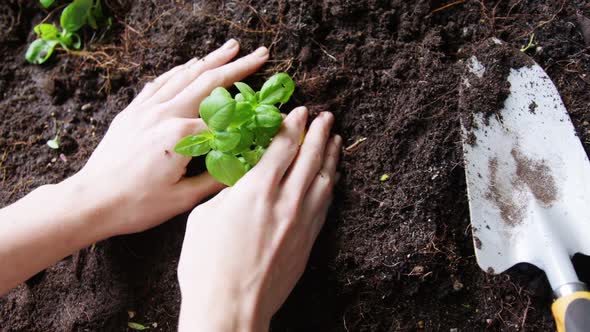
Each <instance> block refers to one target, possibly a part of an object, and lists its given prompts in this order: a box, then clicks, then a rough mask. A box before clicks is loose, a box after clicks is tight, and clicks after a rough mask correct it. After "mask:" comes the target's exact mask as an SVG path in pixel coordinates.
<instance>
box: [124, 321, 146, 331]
mask: <svg viewBox="0 0 590 332" xmlns="http://www.w3.org/2000/svg"><path fill="white" fill-rule="evenodd" d="M127 327H129V328H130V329H132V330H136V331H144V330H147V329H149V327H147V326H145V325H142V324H139V323H135V322H129V323H127Z"/></svg>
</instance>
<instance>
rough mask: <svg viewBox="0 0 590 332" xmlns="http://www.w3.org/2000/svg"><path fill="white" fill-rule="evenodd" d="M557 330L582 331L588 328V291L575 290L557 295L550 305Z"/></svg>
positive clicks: (589, 301) (589, 304) (589, 302)
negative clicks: (563, 294)
mask: <svg viewBox="0 0 590 332" xmlns="http://www.w3.org/2000/svg"><path fill="white" fill-rule="evenodd" d="M551 311H552V312H553V317H554V318H555V324H557V332H583V331H588V330H589V329H590V292H588V291H576V292H573V293H571V294H568V295H565V296H562V297H559V298H558V299H557V300H555V302H553V305H552V306H551Z"/></svg>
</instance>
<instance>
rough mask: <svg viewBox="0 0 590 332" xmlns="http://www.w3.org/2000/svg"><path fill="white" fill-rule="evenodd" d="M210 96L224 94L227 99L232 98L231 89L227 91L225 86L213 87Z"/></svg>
mask: <svg viewBox="0 0 590 332" xmlns="http://www.w3.org/2000/svg"><path fill="white" fill-rule="evenodd" d="M210 96H222V97H225V98H227V99H232V98H231V94H230V93H229V91H227V90H226V89H225V88H224V87H221V86H219V87H217V88H215V89H213V91H211V93H210Z"/></svg>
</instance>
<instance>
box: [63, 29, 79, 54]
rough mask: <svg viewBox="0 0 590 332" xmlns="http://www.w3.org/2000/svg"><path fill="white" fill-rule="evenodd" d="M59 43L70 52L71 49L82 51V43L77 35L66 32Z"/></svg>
mask: <svg viewBox="0 0 590 332" xmlns="http://www.w3.org/2000/svg"><path fill="white" fill-rule="evenodd" d="M59 42H60V44H61V46H62V47H63V48H65V49H66V50H70V49H71V48H74V49H80V46H82V41H81V40H80V36H78V34H77V33H72V32H68V31H65V33H64V34H62V35H60V37H59Z"/></svg>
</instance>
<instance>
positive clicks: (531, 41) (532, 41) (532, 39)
mask: <svg viewBox="0 0 590 332" xmlns="http://www.w3.org/2000/svg"><path fill="white" fill-rule="evenodd" d="M536 46H537V44H536V43H535V34H534V33H531V36H530V37H529V43H528V44H526V45H525V46H523V47H521V48H520V51H521V52H522V53H525V52H526V51H528V50H529V49H531V48H533V47H536Z"/></svg>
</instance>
